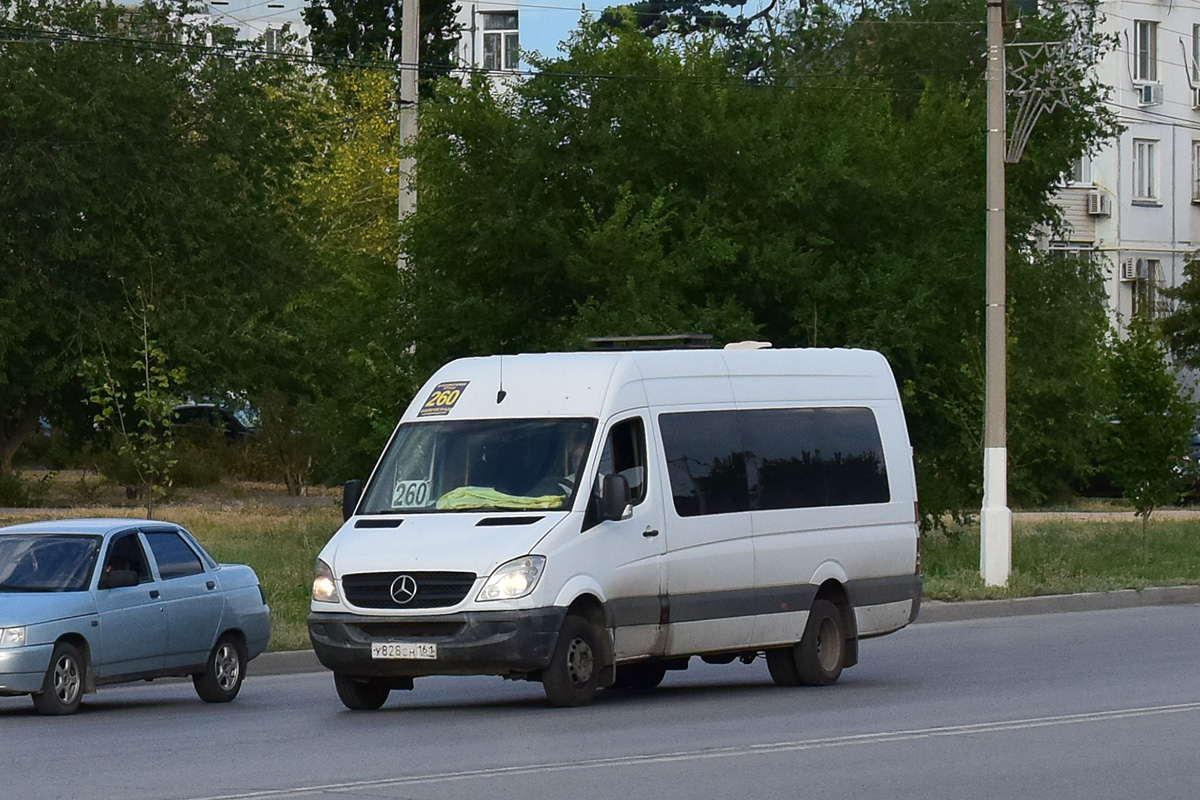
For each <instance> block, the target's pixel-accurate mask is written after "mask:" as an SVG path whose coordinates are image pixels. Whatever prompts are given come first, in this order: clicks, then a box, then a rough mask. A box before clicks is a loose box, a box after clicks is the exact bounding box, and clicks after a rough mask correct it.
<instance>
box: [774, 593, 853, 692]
mask: <svg viewBox="0 0 1200 800" xmlns="http://www.w3.org/2000/svg"><path fill="white" fill-rule="evenodd" d="M845 662H846V624H845V621H844V620H843V619H842V612H841V611H840V610H839V609H838V607H837V606H835V605H834V604H833V603H831V602H829V601H828V600H817V601H815V602H814V603H813V606H812V610H811V611H809V612H808V623H807V624H806V625H805V626H804V635H803V636H802V637H801V639H800V643H799V644H796V645H794V646H792V647H781V648H778V649H775V650H768V651H767V669H768V670H769V671H770V673H771V679H772V680H774V681H775V683H777V684H779V685H780V686H831V685H833V684H835V683H837V680H838V678H840V677H841V675H842V666H843V664H845Z"/></svg>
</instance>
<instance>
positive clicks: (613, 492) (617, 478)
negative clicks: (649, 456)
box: [600, 475, 633, 521]
mask: <svg viewBox="0 0 1200 800" xmlns="http://www.w3.org/2000/svg"><path fill="white" fill-rule="evenodd" d="M632 516H633V505H632V502H631V499H630V495H629V481H627V480H625V476H624V475H605V476H604V480H603V482H601V484H600V519H602V520H607V521H616V520H621V519H629V518H630V517H632Z"/></svg>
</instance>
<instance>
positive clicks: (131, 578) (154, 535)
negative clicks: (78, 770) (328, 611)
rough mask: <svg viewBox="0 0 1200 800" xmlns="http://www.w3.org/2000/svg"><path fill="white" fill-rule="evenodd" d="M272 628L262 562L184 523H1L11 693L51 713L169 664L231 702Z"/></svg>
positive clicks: (4, 684)
mask: <svg viewBox="0 0 1200 800" xmlns="http://www.w3.org/2000/svg"><path fill="white" fill-rule="evenodd" d="M270 635H271V616H270V608H268V606H267V600H266V594H265V593H264V592H263V590H262V587H261V586H260V584H259V581H258V576H257V575H255V573H254V570H252V569H251V568H250V567H248V566H244V565H240V564H218V563H217V562H216V561H215V560H213V558H212V556H210V555H209V554H208V553H207V552H206V551H205V550H204V548H203V547H201V546H200V544H199V543H198V542H197V541H196V540H195V539H194V538H193V537H192V535H191V534H190V533H188V532H187V531H186V530H184V529H183V528H181V527H179V526H178V525H173V524H171V523H168V522H155V521H151V520H144V519H77V520H61V521H55V522H37V523H30V524H26V525H14V526H10V527H5V528H0V695H22V694H28V695H32V696H33V704H34V706H35V707H36V708H37V710H38V711H40V712H41V713H43V714H71V713H74V712H75V711H76V709H78V708H79V703H80V700H81V699H82V697H83V695H84V694H86V693H89V692H94V691H95V690H96V687H98V686H102V685H104V684H111V683H122V682H127V681H136V680H150V679H153V678H161V677H167V676H191V678H192V682H193V684H194V685H195V688H196V693H197V694H198V695H199V696H200V698H201V699H202V700H205V701H207V702H210V703H224V702H228V701H230V700H232V699H234V698H235V697H236V696H237V694H238V691H239V690H240V689H241V686H242V679H243V678H245V676H246V665H247V664H248V663H249V662H250V661H251V660H252V659H254V658H255V657H257V656H258V655H259V654H261V653H262V652H263V651H264V650H266V648H267V641H268V639H269V638H270Z"/></svg>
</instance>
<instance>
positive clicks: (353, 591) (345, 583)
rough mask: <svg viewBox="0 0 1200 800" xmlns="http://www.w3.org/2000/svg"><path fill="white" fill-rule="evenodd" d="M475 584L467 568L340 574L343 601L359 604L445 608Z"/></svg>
mask: <svg viewBox="0 0 1200 800" xmlns="http://www.w3.org/2000/svg"><path fill="white" fill-rule="evenodd" d="M474 585H475V575H474V574H472V573H470V572H359V573H355V574H353V575H345V576H343V577H342V590H343V591H344V592H345V594H346V602H348V603H350V605H353V606H358V607H359V608H393V609H398V610H399V609H410V608H448V607H450V606H455V605H458V604H459V603H461V602H462V601H463V598H464V597H466V596H467V592H469V591H471V587H472V586H474Z"/></svg>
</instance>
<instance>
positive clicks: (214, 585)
mask: <svg viewBox="0 0 1200 800" xmlns="http://www.w3.org/2000/svg"><path fill="white" fill-rule="evenodd" d="M204 585H205V586H206V587H208V588H209V589H215V588H217V582H216V581H206V582H205V584H204Z"/></svg>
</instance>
